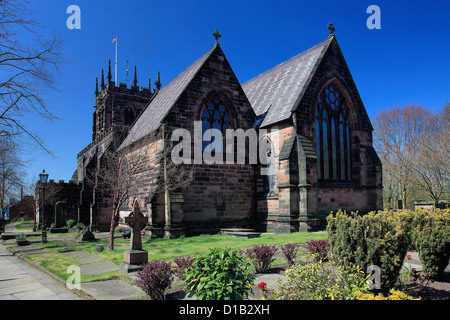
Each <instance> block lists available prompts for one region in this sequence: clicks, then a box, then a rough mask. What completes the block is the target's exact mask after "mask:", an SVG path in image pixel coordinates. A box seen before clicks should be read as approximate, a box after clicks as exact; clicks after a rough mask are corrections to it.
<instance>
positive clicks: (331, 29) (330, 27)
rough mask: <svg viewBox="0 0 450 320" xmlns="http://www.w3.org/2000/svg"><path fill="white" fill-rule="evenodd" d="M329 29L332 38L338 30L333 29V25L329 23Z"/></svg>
mask: <svg viewBox="0 0 450 320" xmlns="http://www.w3.org/2000/svg"><path fill="white" fill-rule="evenodd" d="M327 29H328V30H330V36H331V35H333V32H334V31H336V28H335V27H333V24H332V23H329V24H328V26H327Z"/></svg>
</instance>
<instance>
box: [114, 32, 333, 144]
mask: <svg viewBox="0 0 450 320" xmlns="http://www.w3.org/2000/svg"><path fill="white" fill-rule="evenodd" d="M331 40H332V38H329V39H327V40H326V41H323V42H321V43H319V44H317V45H316V46H314V47H312V48H310V49H308V50H306V51H304V52H302V53H300V54H299V55H297V56H295V57H293V58H291V59H289V60H287V61H285V62H283V63H281V64H279V65H278V66H276V67H274V68H272V69H270V70H268V71H266V72H264V73H262V74H260V75H258V76H256V77H255V78H253V79H251V80H249V81H247V82H245V83H244V84H243V85H242V88H243V90H244V92H245V94H246V95H247V98H248V99H249V101H250V104H251V106H252V107H253V110H254V111H255V113H256V115H257V116H260V121H261V122H260V123H258V127H264V126H267V125H270V124H273V123H276V122H279V121H283V120H286V119H288V118H289V117H290V116H291V110H292V109H293V108H294V107H295V106H296V105H297V104H298V103H299V102H300V100H301V97H302V95H303V92H304V91H305V90H306V88H307V86H308V84H309V81H310V79H311V78H312V76H313V75H314V72H315V70H316V68H317V66H318V65H319V63H320V61H321V58H322V57H323V55H324V53H325V51H326V48H328V45H329V43H330V42H331ZM215 49H216V46H214V47H213V48H212V49H211V50H210V51H208V52H207V53H206V54H204V55H203V56H202V57H200V58H199V59H198V60H197V61H195V62H194V63H193V64H192V65H191V66H189V67H188V68H187V69H186V70H184V71H183V72H182V73H180V74H179V75H178V76H177V77H175V78H174V79H173V80H172V81H170V82H169V83H168V84H167V85H165V86H164V87H163V88H162V89H161V90H160V91H159V92H158V93H157V94H156V96H154V97H153V99H152V100H151V101H150V103H149V104H148V105H147V108H146V109H145V110H144V112H143V113H142V114H141V116H140V117H139V118H138V119H137V120H136V122H135V124H134V125H133V126H132V127H131V129H130V131H129V133H128V135H127V137H126V138H125V140H124V141H123V143H122V145H121V146H120V147H119V150H120V149H123V148H125V147H127V146H129V145H131V144H132V143H133V142H136V141H138V140H139V139H141V138H143V137H145V136H146V135H148V134H150V133H151V132H153V131H154V130H156V129H158V127H159V126H160V124H161V122H162V121H163V120H164V118H165V117H166V115H167V114H168V113H169V111H170V110H171V109H172V107H173V105H174V104H175V103H176V102H177V100H178V99H179V97H180V95H181V94H182V93H183V92H184V90H185V89H186V88H187V86H188V85H189V83H190V82H191V81H192V79H193V78H194V77H195V75H196V74H197V72H198V71H199V70H200V68H201V67H202V66H203V64H204V63H205V62H206V60H207V59H208V57H209V56H210V55H211V53H212V52H213V51H214V50H215ZM264 113H267V114H266V115H265V116H264Z"/></svg>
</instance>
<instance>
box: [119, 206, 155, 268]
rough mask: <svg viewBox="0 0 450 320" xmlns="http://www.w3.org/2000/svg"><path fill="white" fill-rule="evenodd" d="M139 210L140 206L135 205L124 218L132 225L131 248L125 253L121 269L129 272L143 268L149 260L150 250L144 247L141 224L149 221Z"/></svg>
mask: <svg viewBox="0 0 450 320" xmlns="http://www.w3.org/2000/svg"><path fill="white" fill-rule="evenodd" d="M147 221H148V220H147V217H144V216H143V215H142V213H141V211H140V210H139V206H138V205H136V206H135V207H134V210H133V213H131V214H130V216H128V217H126V218H125V219H124V222H125V223H126V224H128V225H129V226H130V227H131V237H130V249H129V250H126V251H125V252H124V253H123V263H122V264H121V265H120V266H119V270H121V271H122V272H125V273H128V272H133V271H137V270H142V268H143V265H144V264H145V263H147V262H148V252H147V251H146V250H143V249H142V239H141V229H142V228H141V226H142V225H143V224H145V223H147Z"/></svg>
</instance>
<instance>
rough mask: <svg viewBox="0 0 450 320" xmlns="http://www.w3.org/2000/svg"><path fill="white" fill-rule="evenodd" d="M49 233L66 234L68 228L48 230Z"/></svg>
mask: <svg viewBox="0 0 450 320" xmlns="http://www.w3.org/2000/svg"><path fill="white" fill-rule="evenodd" d="M49 231H50V233H68V232H69V228H63V227H61V228H50V230H49Z"/></svg>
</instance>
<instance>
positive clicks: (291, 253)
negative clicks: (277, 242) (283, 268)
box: [281, 243, 300, 266]
mask: <svg viewBox="0 0 450 320" xmlns="http://www.w3.org/2000/svg"><path fill="white" fill-rule="evenodd" d="M299 248H300V244H299V243H286V244H285V245H282V246H281V251H282V252H283V255H284V257H285V258H286V260H287V263H288V266H292V265H293V264H294V260H295V258H297V251H298V249H299Z"/></svg>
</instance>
